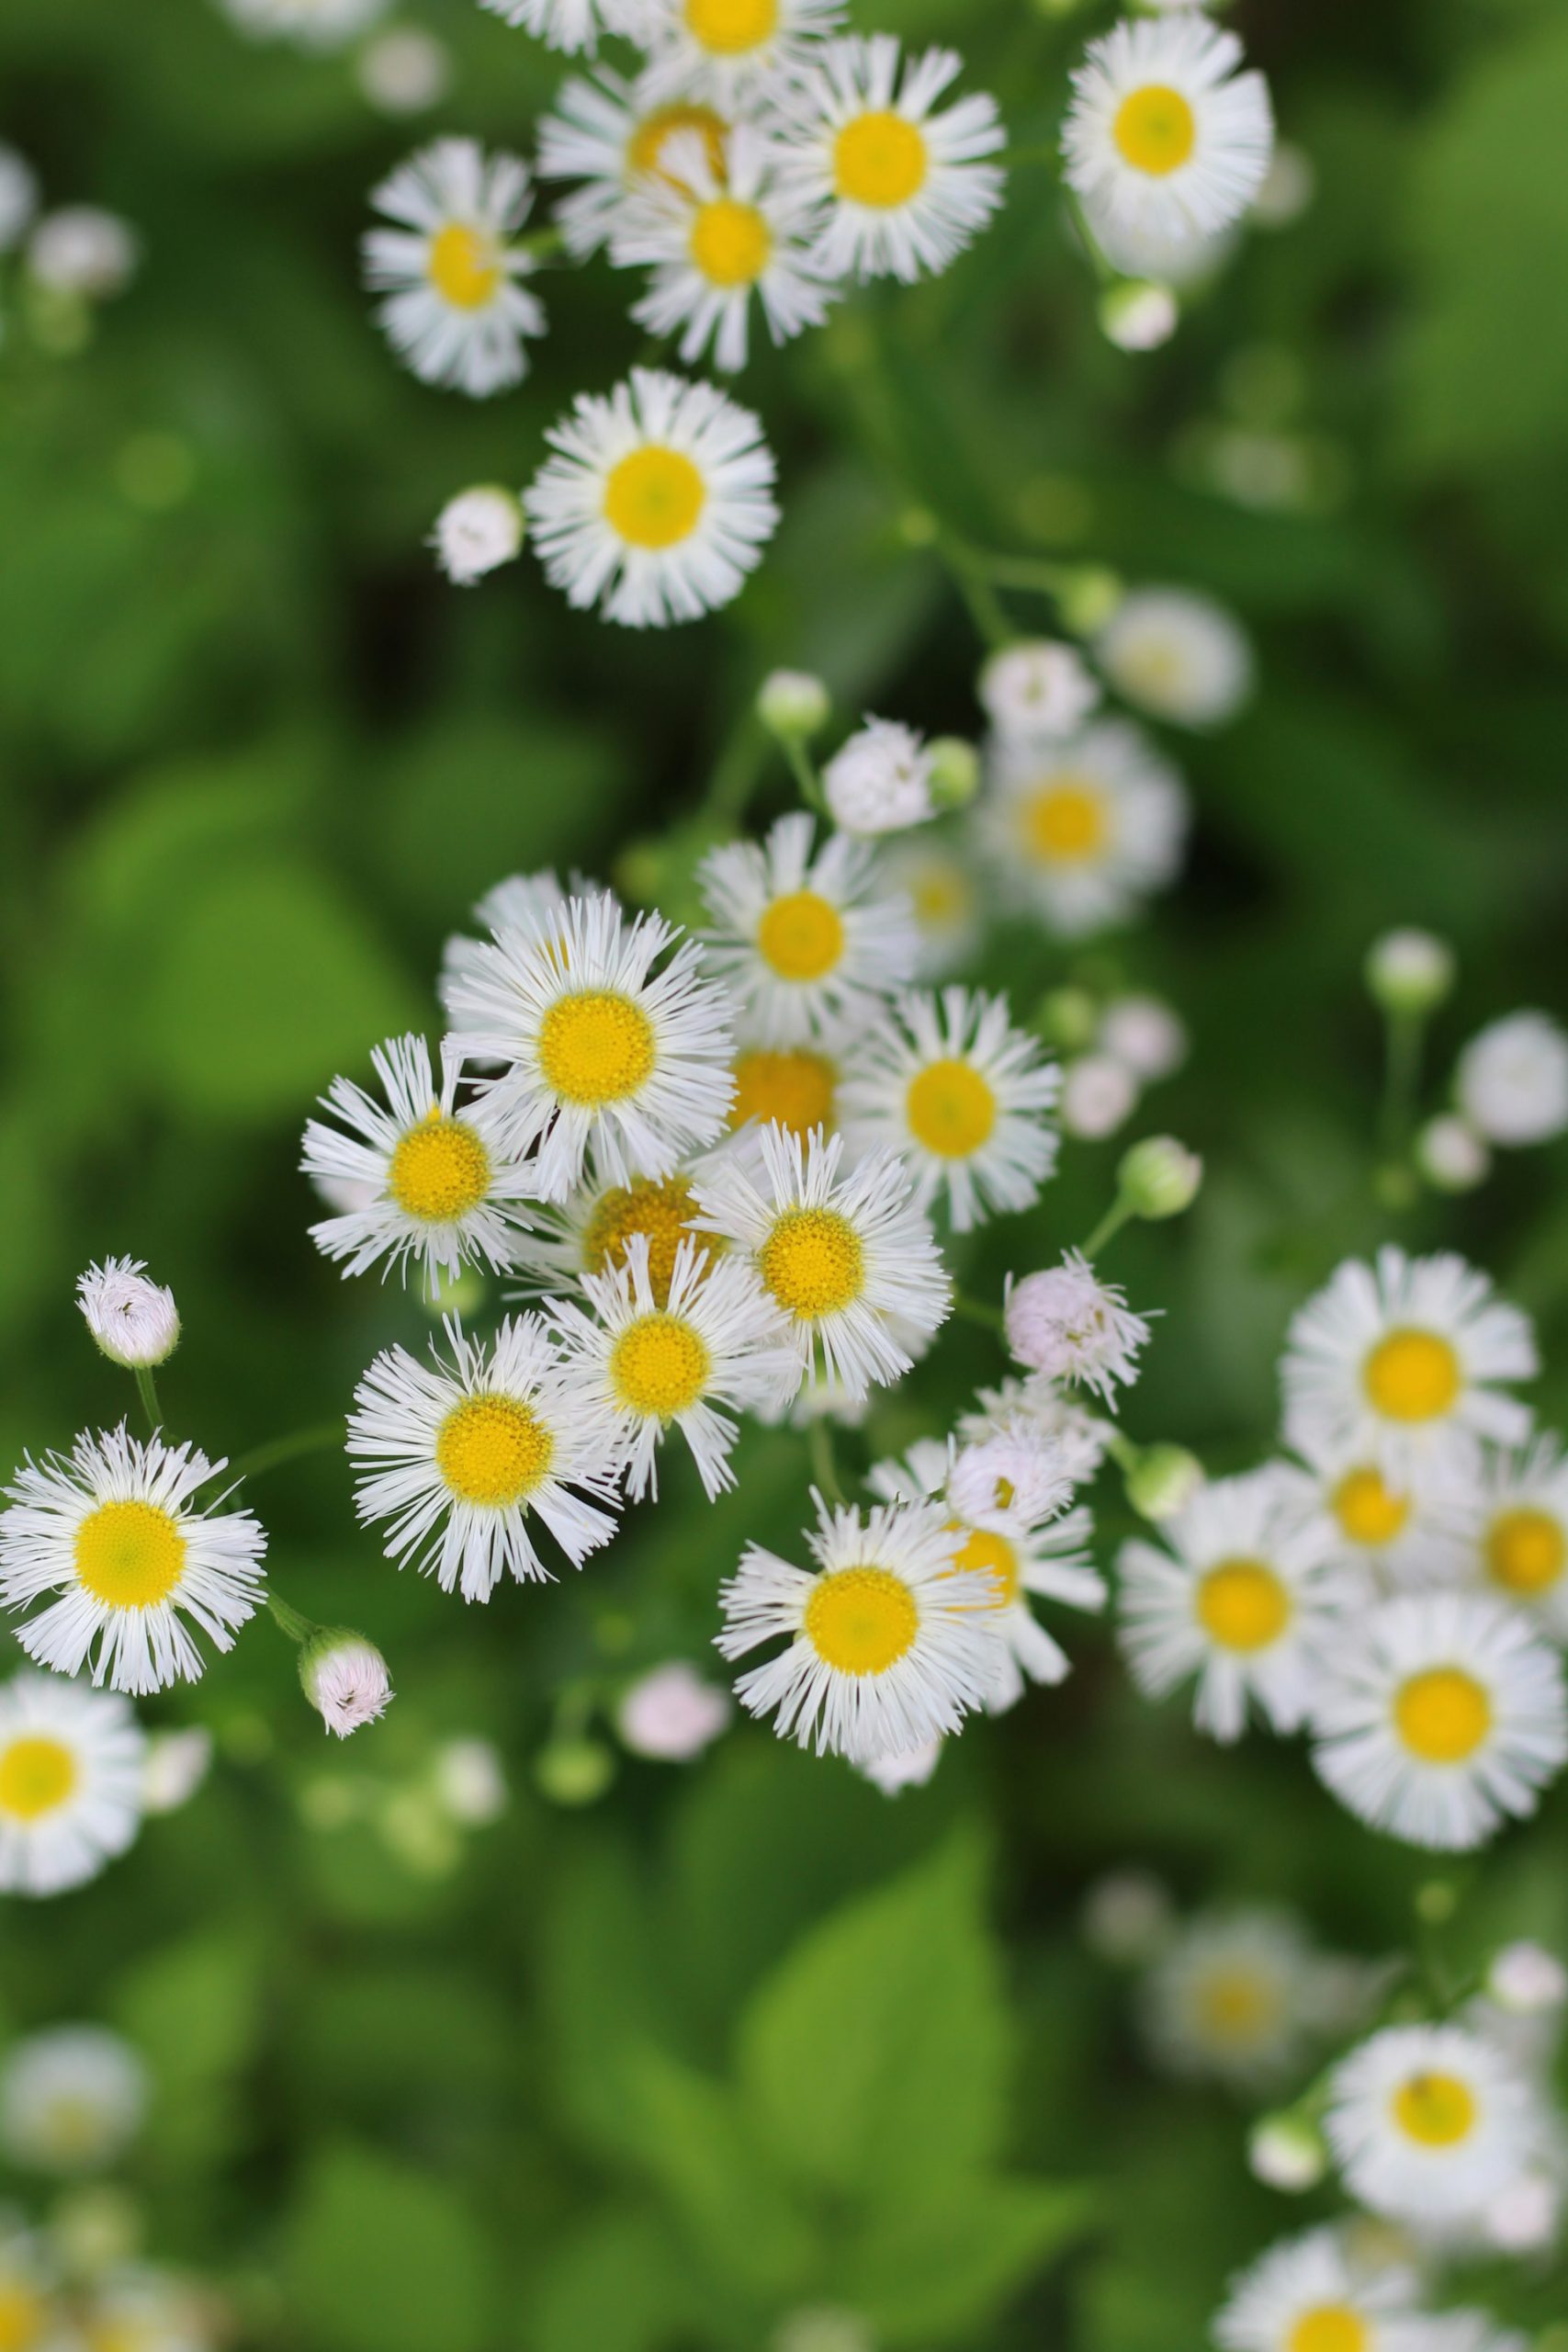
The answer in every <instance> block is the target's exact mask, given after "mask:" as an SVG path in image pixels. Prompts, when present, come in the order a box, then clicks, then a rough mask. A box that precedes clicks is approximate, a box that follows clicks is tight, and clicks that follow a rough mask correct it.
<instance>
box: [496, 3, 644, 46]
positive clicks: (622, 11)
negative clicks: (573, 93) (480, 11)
mask: <svg viewBox="0 0 1568 2352" xmlns="http://www.w3.org/2000/svg"><path fill="white" fill-rule="evenodd" d="M482 5H483V6H485V7H487V8H488V9H489V10H490V12H491V16H493V17H504V18H505V19H506V22H507V23H508V24H509V25H519V26H521V27H522V28H523V30H524V31H525V33H532V34H533V36H534V38H535V40H542V41H545V42H547V44H548V45H549V47H550V48H551V49H564V50H565V51H567V52H568V54H569V55H572V54H575V53H576V52H577V51H579V50H587V51H590V52H591V53H592V51H593V50H594V49H595V48H596V47H597V46H598V40H599V36H600V34H601V33H628V34H631V35H633V36H634V37H635V35H636V31H637V23H638V16H637V8H636V6H634V5H632V4H631V0H482Z"/></svg>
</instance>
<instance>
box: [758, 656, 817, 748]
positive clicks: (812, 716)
mask: <svg viewBox="0 0 1568 2352" xmlns="http://www.w3.org/2000/svg"><path fill="white" fill-rule="evenodd" d="M832 708H833V699H832V696H831V695H829V692H828V689H827V687H826V686H825V685H824V684H823V683H822V680H821V679H820V678H818V677H814V676H813V675H812V673H810V672H809V671H808V670H771V671H770V672H769V673H768V675H767V676H766V677H765V678H764V679H763V681H762V683H761V685H760V686H759V687H758V689H757V716H758V718H760V719H761V722H762V724H763V726H764V727H765V728H766V729H767V730H768V732H769V734H770V735H775V736H777V738H778V739H779V741H781V742H785V743H787V742H797V743H804V742H806V741H807V740H808V739H809V738H810V737H811V736H813V735H817V734H819V733H820V732H821V730H822V729H823V728H824V727H826V725H827V724H828V720H829V717H830V716H831V713H832Z"/></svg>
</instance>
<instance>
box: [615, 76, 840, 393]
mask: <svg viewBox="0 0 1568 2352" xmlns="http://www.w3.org/2000/svg"><path fill="white" fill-rule="evenodd" d="M816 220H817V207H816V206H815V205H814V204H812V203H811V202H810V201H809V199H808V198H803V197H801V196H799V195H798V194H791V193H789V192H787V191H786V190H785V189H784V188H783V187H781V186H780V184H779V177H778V151H777V150H776V148H775V147H774V146H773V144H772V142H771V141H768V140H767V139H766V138H764V136H763V135H762V133H761V131H760V130H757V129H756V128H755V127H754V126H753V125H752V124H750V123H748V122H741V123H739V124H737V126H736V128H735V130H733V131H732V132H731V133H730V135H729V137H728V139H727V140H726V141H725V143H724V148H723V152H722V154H721V155H719V156H715V155H714V154H712V153H711V152H710V150H709V146H708V142H707V141H706V139H705V136H704V134H703V132H702V131H701V130H695V129H693V130H680V131H671V132H670V133H669V134H668V135H667V136H666V137H665V138H664V140H663V141H661V143H660V165H659V169H658V170H657V172H648V173H644V174H643V175H642V176H641V178H640V180H639V181H638V183H637V187H635V188H634V189H633V191H632V192H631V193H630V194H629V195H628V196H627V198H626V202H625V205H624V207H623V209H622V210H621V213H620V217H619V219H618V220H616V222H615V227H614V229H613V231H612V233H611V239H610V257H611V259H612V261H614V263H615V266H616V267H617V268H618V269H621V268H627V267H636V266H637V265H638V264H640V263H649V264H650V265H651V266H652V270H653V277H652V279H651V281H650V283H649V289H648V292H647V293H646V294H645V295H644V296H643V297H642V299H641V300H640V301H637V302H635V303H634V304H633V305H632V317H633V318H634V319H635V320H636V322H637V324H638V325H639V326H644V327H646V328H647V329H648V331H649V334H654V335H660V336H664V335H672V334H675V333H676V331H677V329H683V330H684V332H683V333H682V336H681V343H680V354H681V357H682V360H683V361H685V363H686V364H687V365H688V366H689V365H690V364H691V363H692V361H694V360H695V359H700V358H701V356H702V355H703V353H704V352H705V350H706V349H707V347H708V345H710V344H711V345H713V359H714V365H715V367H716V368H723V369H724V370H725V372H726V373H727V374H731V373H733V372H734V370H735V369H736V368H744V366H745V365H746V345H747V327H748V322H749V321H750V313H751V304H752V298H753V297H755V299H756V301H757V304H758V306H759V308H760V309H761V313H762V317H763V319H764V321H765V322H766V324H767V329H768V334H769V337H770V339H771V340H772V341H773V343H774V344H782V343H788V342H789V341H790V339H791V338H792V337H793V336H795V335H797V334H800V333H801V332H802V331H803V329H805V328H807V327H816V326H820V325H821V323H822V322H823V320H824V319H825V318H826V317H827V315H828V305H829V301H830V300H832V297H833V293H834V290H835V289H834V288H833V287H832V286H831V285H830V284H829V282H828V281H826V280H825V279H824V278H823V277H822V275H821V272H820V271H819V270H818V267H817V266H816V264H815V263H814V262H813V260H812V258H811V245H812V232H813V230H814V227H815V224H816Z"/></svg>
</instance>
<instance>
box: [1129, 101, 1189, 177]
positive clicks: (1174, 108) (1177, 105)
mask: <svg viewBox="0 0 1568 2352" xmlns="http://www.w3.org/2000/svg"><path fill="white" fill-rule="evenodd" d="M1111 137H1112V139H1114V140H1115V141H1116V144H1117V147H1118V149H1119V150H1120V152H1121V153H1122V159H1123V160H1124V161H1125V162H1126V163H1129V164H1132V166H1133V169H1134V171H1135V172H1147V173H1148V174H1149V175H1150V177H1151V178H1152V179H1156V180H1162V179H1164V178H1165V176H1166V175H1167V173H1168V172H1174V171H1179V169H1180V167H1181V165H1182V164H1185V163H1186V162H1187V160H1188V158H1189V156H1190V154H1191V153H1192V150H1193V148H1194V147H1195V146H1196V145H1197V143H1198V125H1197V121H1196V119H1194V116H1193V113H1192V109H1191V107H1190V106H1189V105H1188V103H1187V100H1186V99H1185V98H1184V97H1183V96H1182V95H1181V93H1180V91H1179V90H1173V89H1171V88H1170V87H1169V86H1168V84H1166V83H1164V82H1145V85H1144V86H1143V88H1142V89H1141V90H1134V91H1133V92H1132V93H1131V95H1130V96H1127V97H1125V98H1123V99H1122V103H1121V105H1120V106H1119V107H1117V109H1116V119H1115V121H1114V123H1113V124H1112V125H1111Z"/></svg>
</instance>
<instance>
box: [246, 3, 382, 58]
mask: <svg viewBox="0 0 1568 2352" xmlns="http://www.w3.org/2000/svg"><path fill="white" fill-rule="evenodd" d="M220 5H221V6H222V9H223V13H224V15H225V16H226V17H229V18H230V20H231V23H233V24H235V25H237V26H238V27H239V28H240V30H241V31H242V32H243V33H247V34H249V35H250V37H251V39H252V40H286V41H292V42H293V44H294V45H295V47H296V48H298V49H314V50H331V49H344V48H346V46H347V44H348V43H349V42H350V41H351V40H355V38H356V36H357V35H358V34H360V33H362V32H363V31H364V30H365V28H366V27H367V25H373V24H374V23H375V21H376V19H377V17H381V16H385V14H386V12H387V6H388V0H220Z"/></svg>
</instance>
